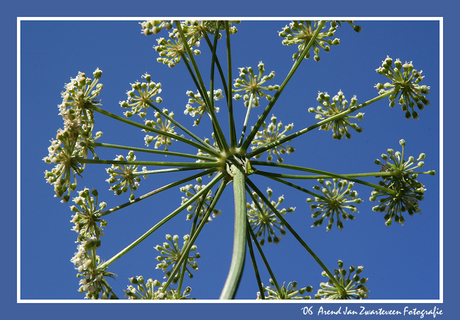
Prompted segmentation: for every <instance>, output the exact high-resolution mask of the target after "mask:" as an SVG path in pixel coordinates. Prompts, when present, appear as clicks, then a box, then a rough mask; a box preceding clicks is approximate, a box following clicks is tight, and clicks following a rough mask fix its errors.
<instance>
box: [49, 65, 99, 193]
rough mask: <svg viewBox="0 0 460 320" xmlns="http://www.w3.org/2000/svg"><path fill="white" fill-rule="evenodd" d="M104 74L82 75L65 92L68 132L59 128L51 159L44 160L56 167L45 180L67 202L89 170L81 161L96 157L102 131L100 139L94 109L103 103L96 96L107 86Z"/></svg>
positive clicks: (62, 109)
mask: <svg viewBox="0 0 460 320" xmlns="http://www.w3.org/2000/svg"><path fill="white" fill-rule="evenodd" d="M101 75H102V71H101V70H99V68H98V69H96V70H95V71H94V73H93V76H94V80H92V79H90V78H87V77H86V74H85V73H82V72H79V73H78V75H77V77H76V78H71V79H70V82H69V83H67V84H66V85H65V89H66V90H65V91H64V92H62V93H61V96H62V103H61V104H60V105H59V111H60V115H61V116H62V118H63V120H64V129H59V130H58V131H57V134H56V139H53V140H51V146H50V147H48V156H46V157H44V158H43V161H45V162H46V163H49V164H51V163H55V164H56V166H55V167H54V168H53V169H52V170H51V171H48V170H46V171H45V178H46V181H47V182H48V183H49V184H51V185H53V186H54V191H55V196H56V197H59V198H61V197H62V201H63V202H68V201H69V199H70V192H71V191H74V190H75V188H76V187H77V179H76V176H77V175H80V174H81V173H82V172H83V170H84V168H85V167H84V165H82V164H81V163H80V162H79V158H87V156H88V150H90V151H91V152H92V153H93V154H94V155H95V153H94V149H93V142H94V140H95V139H97V138H99V137H100V136H102V132H97V133H96V137H94V138H93V137H92V132H93V128H94V114H93V110H92V109H91V106H93V105H98V104H100V103H99V101H98V100H96V97H97V96H98V95H99V92H100V91H101V89H102V87H103V86H102V84H101V83H98V82H99V78H100V77H101ZM66 192H68V193H67V194H66V195H64V194H65V193H66Z"/></svg>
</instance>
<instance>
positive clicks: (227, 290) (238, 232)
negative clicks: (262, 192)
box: [220, 165, 247, 299]
mask: <svg viewBox="0 0 460 320" xmlns="http://www.w3.org/2000/svg"><path fill="white" fill-rule="evenodd" d="M230 170H231V173H232V175H233V194H234V197H235V231H234V238H233V254H232V262H231V264H230V271H229V273H228V276H227V280H226V281H225V285H224V288H223V289H222V293H221V295H220V299H234V298H235V295H236V292H237V290H238V286H239V284H240V280H241V277H242V275H243V267H244V260H245V256H246V223H247V222H246V210H247V209H246V189H245V174H244V170H243V168H241V167H240V166H235V165H231V167H230Z"/></svg>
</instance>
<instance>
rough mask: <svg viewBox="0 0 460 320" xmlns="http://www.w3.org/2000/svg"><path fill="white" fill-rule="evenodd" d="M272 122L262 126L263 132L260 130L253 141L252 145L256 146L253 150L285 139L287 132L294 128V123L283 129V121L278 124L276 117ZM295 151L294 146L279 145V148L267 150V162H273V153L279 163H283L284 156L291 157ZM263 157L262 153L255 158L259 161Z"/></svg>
mask: <svg viewBox="0 0 460 320" xmlns="http://www.w3.org/2000/svg"><path fill="white" fill-rule="evenodd" d="M270 120H271V122H270V123H269V124H268V125H266V124H265V122H264V123H263V124H262V127H263V130H260V131H258V132H257V133H256V137H255V139H254V140H253V141H252V144H253V145H254V146H252V147H251V148H252V150H256V149H257V148H259V147H261V146H263V145H265V144H267V143H270V142H274V141H277V140H280V139H282V138H284V137H285V136H286V132H288V131H289V130H292V128H294V124H293V123H291V124H288V125H287V126H284V128H283V123H282V122H281V121H280V122H278V123H277V121H278V119H277V118H276V117H275V116H272V117H271V118H270ZM283 129H284V130H283ZM294 151H295V149H294V147H292V146H289V145H286V146H284V145H283V144H278V145H277V146H275V147H273V148H271V149H268V150H267V152H268V156H267V160H268V161H272V160H273V155H272V153H273V154H274V155H276V160H277V161H278V162H279V163H282V162H283V161H284V160H283V158H282V157H281V156H282V155H284V154H288V155H289V154H291V153H292V152H294ZM261 155H262V153H259V154H257V155H256V156H255V158H256V159H258V158H259V157H260V156H261Z"/></svg>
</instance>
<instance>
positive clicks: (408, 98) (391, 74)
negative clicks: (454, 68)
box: [375, 56, 430, 119]
mask: <svg viewBox="0 0 460 320" xmlns="http://www.w3.org/2000/svg"><path fill="white" fill-rule="evenodd" d="M394 65H395V67H393V59H391V58H390V57H388V56H387V58H386V59H385V60H384V61H383V62H382V66H381V67H380V68H378V69H376V70H375V71H377V73H379V74H382V75H384V76H385V77H387V78H388V79H389V80H391V83H390V82H387V83H385V84H382V83H377V84H376V85H375V87H376V88H377V89H378V90H379V94H380V95H382V94H384V93H386V92H387V91H389V90H394V91H393V93H392V94H391V95H390V96H389V100H390V107H392V108H393V107H394V106H395V101H396V100H398V103H399V104H400V105H401V109H402V111H404V112H405V117H406V118H407V119H410V118H411V117H412V118H414V119H418V113H417V111H415V110H414V107H415V105H417V108H418V109H419V110H423V109H424V108H425V106H426V105H429V104H430V101H429V100H428V99H427V98H426V97H425V95H427V94H428V93H430V87H428V86H426V85H419V83H420V82H421V81H422V80H423V78H424V77H423V76H422V71H418V70H416V69H414V66H413V65H412V61H411V62H406V63H404V64H403V63H402V62H401V61H400V60H399V59H396V61H395V62H394ZM409 108H410V109H411V110H412V112H411V111H409Z"/></svg>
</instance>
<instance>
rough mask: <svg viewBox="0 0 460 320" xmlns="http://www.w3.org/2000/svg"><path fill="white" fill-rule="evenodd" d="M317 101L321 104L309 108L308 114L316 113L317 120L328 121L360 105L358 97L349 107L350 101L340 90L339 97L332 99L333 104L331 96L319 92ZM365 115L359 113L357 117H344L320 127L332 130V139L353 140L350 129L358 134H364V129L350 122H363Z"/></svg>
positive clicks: (354, 98)
mask: <svg viewBox="0 0 460 320" xmlns="http://www.w3.org/2000/svg"><path fill="white" fill-rule="evenodd" d="M316 100H317V101H318V102H319V103H320V104H321V106H318V107H317V108H316V109H315V108H309V109H308V112H310V113H316V116H315V118H316V119H317V120H320V121H322V120H326V119H328V118H330V117H333V116H335V115H338V114H339V113H341V112H343V111H347V110H350V108H352V107H356V106H357V105H358V102H357V101H358V100H357V99H356V97H353V98H352V99H351V102H350V105H348V101H347V100H346V99H345V95H344V94H343V92H342V91H341V90H340V91H339V92H338V93H337V95H335V96H334V97H332V102H331V99H330V96H329V95H328V94H327V92H326V93H323V92H319V93H318V98H316ZM363 116H364V113H361V112H360V113H358V114H357V115H356V116H348V115H347V116H344V117H341V118H338V119H336V120H333V121H330V122H327V123H325V124H323V125H321V126H320V127H319V129H320V130H325V131H328V130H330V129H332V138H334V139H338V140H340V139H342V138H343V137H346V138H347V139H350V138H351V134H350V133H349V132H348V128H353V129H354V130H355V131H356V132H359V133H360V132H362V131H363V129H362V128H361V127H359V126H358V125H357V124H356V123H351V122H350V121H349V120H350V119H351V118H354V119H358V120H359V121H361V120H362V119H363Z"/></svg>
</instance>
